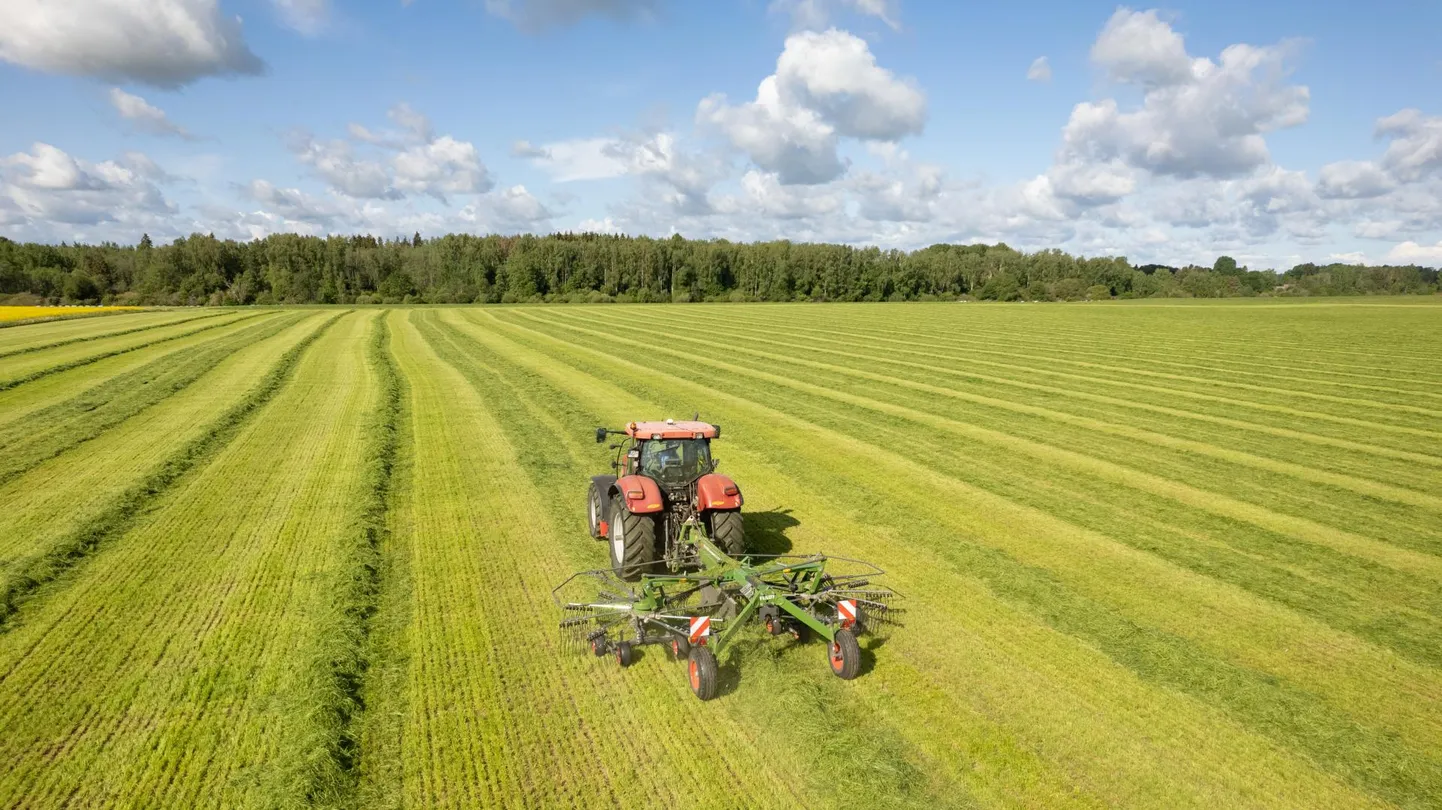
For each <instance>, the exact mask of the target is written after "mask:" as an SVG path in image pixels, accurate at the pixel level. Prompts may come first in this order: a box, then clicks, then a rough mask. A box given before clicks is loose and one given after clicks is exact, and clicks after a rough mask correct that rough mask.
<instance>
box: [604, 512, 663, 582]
mask: <svg viewBox="0 0 1442 810" xmlns="http://www.w3.org/2000/svg"><path fill="white" fill-rule="evenodd" d="M610 528H611V543H610V545H611V569H612V570H614V571H615V572H616V576H618V577H620V578H621V579H624V580H626V581H627V582H635V581H636V580H638V579H640V578H641V575H642V574H644V573H646V572H648V571H650V570H651V565H652V563H654V562H655V561H656V519H655V518H654V517H652V516H650V515H637V514H635V513H633V512H631V511H630V510H628V509H627V508H626V504H625V503H623V502H622V501H621V496H620V495H617V496H615V497H613V498H612V499H611V526H610Z"/></svg>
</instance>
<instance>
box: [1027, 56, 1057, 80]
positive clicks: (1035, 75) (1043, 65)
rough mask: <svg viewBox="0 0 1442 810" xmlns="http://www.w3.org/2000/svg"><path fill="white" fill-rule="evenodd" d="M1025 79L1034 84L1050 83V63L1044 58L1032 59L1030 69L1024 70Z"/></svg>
mask: <svg viewBox="0 0 1442 810" xmlns="http://www.w3.org/2000/svg"><path fill="white" fill-rule="evenodd" d="M1026 78H1027V79H1028V80H1030V81H1034V82H1049V81H1051V62H1049V61H1047V58H1046V57H1045V56H1038V57H1037V58H1035V59H1033V60H1032V62H1031V67H1029V68H1027V69H1026Z"/></svg>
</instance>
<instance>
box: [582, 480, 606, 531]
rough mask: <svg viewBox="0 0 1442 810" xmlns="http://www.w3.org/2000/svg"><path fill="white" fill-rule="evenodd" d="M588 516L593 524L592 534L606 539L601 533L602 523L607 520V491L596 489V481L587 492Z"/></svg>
mask: <svg viewBox="0 0 1442 810" xmlns="http://www.w3.org/2000/svg"><path fill="white" fill-rule="evenodd" d="M586 517H587V519H588V520H589V521H590V524H591V536H592V537H594V538H596V539H597V540H605V539H606V538H605V537H603V536H602V535H601V524H602V523H604V522H605V521H606V493H604V492H601V491H600V490H598V489H596V484H595V482H594V481H593V482H592V483H591V486H590V487H588V490H587V492H586Z"/></svg>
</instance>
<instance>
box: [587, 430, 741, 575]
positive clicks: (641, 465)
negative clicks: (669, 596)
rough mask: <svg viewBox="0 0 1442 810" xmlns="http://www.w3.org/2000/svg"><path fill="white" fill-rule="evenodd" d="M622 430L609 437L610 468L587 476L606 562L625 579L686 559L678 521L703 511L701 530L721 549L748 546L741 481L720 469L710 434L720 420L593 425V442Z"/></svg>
mask: <svg viewBox="0 0 1442 810" xmlns="http://www.w3.org/2000/svg"><path fill="white" fill-rule="evenodd" d="M613 435H614V436H624V437H625V438H623V439H622V440H621V441H620V442H619V443H617V444H613V445H611V449H613V450H615V451H616V460H615V461H612V462H611V466H612V468H614V469H615V471H616V474H615V475H598V476H595V477H594V478H592V479H591V491H590V493H589V497H588V504H587V506H588V508H587V513H588V514H589V516H590V523H591V536H592V537H594V538H596V539H597V540H609V541H610V546H611V568H612V569H613V570H614V571H615V572H616V575H617V576H619V577H621V578H622V579H625V580H627V581H628V582H634V581H636V580H638V579H640V577H641V575H642V574H650V573H657V572H659V571H661V570H666V569H669V570H671V571H676V570H679V569H681V568H682V567H684V565H685V564H686V559H685V555H684V550H683V548H682V547H681V545H680V544H678V542H677V541H678V539H679V538H680V535H681V525H682V524H683V523H685V522H686V521H687V520H688V519H690V518H692V517H697V518H699V519H700V522H701V524H702V526H703V527H704V528H705V530H706V534H707V536H708V537H710V538H711V540H712V542H714V543H715V544H716V545H717V546H718V547H719V548H720V549H721V550H722V551H724V552H725V553H726V554H728V555H730V556H732V557H735V558H737V559H740V558H741V556H742V555H743V554H744V553H745V550H746V538H745V530H744V529H743V528H742V525H741V501H742V499H741V489H740V488H739V487H737V486H736V482H734V481H732V480H731V479H730V478H727V477H726V476H724V475H717V474H716V472H715V470H716V459H714V458H712V456H711V440H712V439H719V438H721V426H720V425H712V424H709V423H706V422H700V421H692V422H677V421H675V420H673V419H667V420H666V421H664V422H632V423H630V424H629V425H626V428H625V429H624V430H610V429H607V428H596V442H597V443H598V444H599V443H602V442H604V441H606V437H607V436H613Z"/></svg>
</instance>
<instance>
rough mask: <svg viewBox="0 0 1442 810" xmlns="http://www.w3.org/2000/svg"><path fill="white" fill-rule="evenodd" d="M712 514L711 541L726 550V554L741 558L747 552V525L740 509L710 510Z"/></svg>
mask: <svg viewBox="0 0 1442 810" xmlns="http://www.w3.org/2000/svg"><path fill="white" fill-rule="evenodd" d="M707 514H709V515H710V516H711V542H713V543H715V544H716V545H717V546H719V547H720V549H721V550H722V551H724V552H726V556H728V557H735V558H737V559H740V558H741V555H743V554H745V553H746V527H745V525H744V523H743V522H742V520H741V512H740V511H739V510H735V511H726V512H708V513H707Z"/></svg>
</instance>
